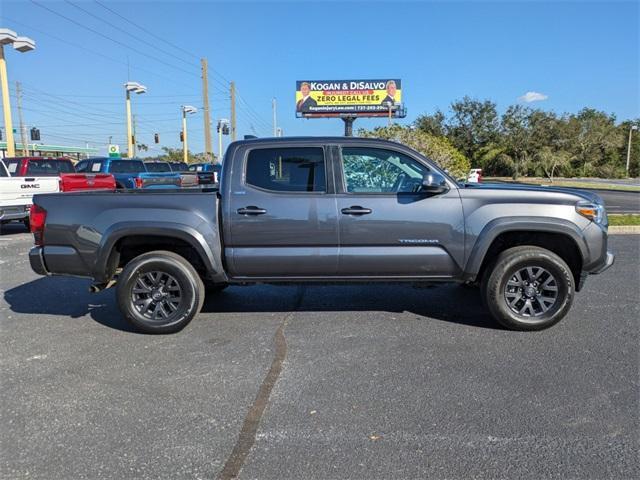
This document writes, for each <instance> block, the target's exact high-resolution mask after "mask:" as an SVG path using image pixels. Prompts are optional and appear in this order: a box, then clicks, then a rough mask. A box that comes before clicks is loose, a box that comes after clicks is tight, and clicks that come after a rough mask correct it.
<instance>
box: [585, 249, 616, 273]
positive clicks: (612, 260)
mask: <svg viewBox="0 0 640 480" xmlns="http://www.w3.org/2000/svg"><path fill="white" fill-rule="evenodd" d="M615 261H616V257H615V255H614V254H613V253H611V252H607V255H606V256H605V258H604V262H603V263H602V265H599V266H598V267H596V269H595V270H591V271H590V272H589V273H595V274H597V273H602V272H604V271H605V270H606V269H608V268H609V267H610V266H611V265H613V264H614V263H615Z"/></svg>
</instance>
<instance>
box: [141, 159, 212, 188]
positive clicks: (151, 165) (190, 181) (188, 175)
mask: <svg viewBox="0 0 640 480" xmlns="http://www.w3.org/2000/svg"><path fill="white" fill-rule="evenodd" d="M144 164H145V166H146V167H147V171H149V172H177V173H179V174H180V179H181V182H180V185H181V186H182V187H183V188H187V187H197V186H198V183H199V182H198V175H197V174H196V173H194V172H190V171H189V165H187V164H186V163H183V162H162V161H159V160H151V161H146V162H144Z"/></svg>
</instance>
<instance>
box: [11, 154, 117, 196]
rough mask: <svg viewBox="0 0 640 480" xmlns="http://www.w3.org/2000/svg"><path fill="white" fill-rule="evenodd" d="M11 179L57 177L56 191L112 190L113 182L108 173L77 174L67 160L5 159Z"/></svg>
mask: <svg viewBox="0 0 640 480" xmlns="http://www.w3.org/2000/svg"><path fill="white" fill-rule="evenodd" d="M6 163H8V165H7V169H8V170H9V173H10V174H11V176H13V177H32V176H39V177H58V179H59V182H58V191H60V192H72V191H77V190H102V189H108V190H113V189H114V188H115V186H114V185H115V180H114V178H113V175H111V174H108V173H77V171H76V168H75V166H74V165H73V162H72V161H71V160H70V159H68V158H48V157H13V158H7V159H6Z"/></svg>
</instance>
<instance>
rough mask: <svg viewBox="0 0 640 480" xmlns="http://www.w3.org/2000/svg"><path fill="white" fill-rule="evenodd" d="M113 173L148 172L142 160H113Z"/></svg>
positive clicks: (110, 168)
mask: <svg viewBox="0 0 640 480" xmlns="http://www.w3.org/2000/svg"><path fill="white" fill-rule="evenodd" d="M109 170H110V171H111V173H140V172H146V169H145V168H144V163H142V161H140V160H112V161H111V165H110V167H109Z"/></svg>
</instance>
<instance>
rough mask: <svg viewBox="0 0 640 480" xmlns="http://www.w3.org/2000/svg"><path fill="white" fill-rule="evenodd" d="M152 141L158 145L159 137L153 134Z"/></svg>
mask: <svg viewBox="0 0 640 480" xmlns="http://www.w3.org/2000/svg"><path fill="white" fill-rule="evenodd" d="M153 141H154V142H156V143H160V135H158V134H157V133H154V134H153Z"/></svg>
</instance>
